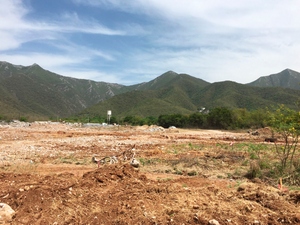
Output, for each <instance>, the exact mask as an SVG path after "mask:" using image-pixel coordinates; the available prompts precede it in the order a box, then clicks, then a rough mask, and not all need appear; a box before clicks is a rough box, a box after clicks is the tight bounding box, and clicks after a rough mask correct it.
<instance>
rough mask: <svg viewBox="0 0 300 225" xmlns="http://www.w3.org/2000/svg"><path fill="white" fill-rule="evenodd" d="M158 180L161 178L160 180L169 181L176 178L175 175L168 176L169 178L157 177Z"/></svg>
mask: <svg viewBox="0 0 300 225" xmlns="http://www.w3.org/2000/svg"><path fill="white" fill-rule="evenodd" d="M157 180H160V181H169V180H174V178H173V177H167V178H163V179H162V178H157Z"/></svg>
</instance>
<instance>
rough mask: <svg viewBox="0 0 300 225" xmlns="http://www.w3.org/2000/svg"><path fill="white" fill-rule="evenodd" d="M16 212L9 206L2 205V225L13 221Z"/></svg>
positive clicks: (0, 220)
mask: <svg viewBox="0 0 300 225" xmlns="http://www.w3.org/2000/svg"><path fill="white" fill-rule="evenodd" d="M15 213H16V212H15V211H14V210H13V209H12V208H11V207H10V206H9V205H7V204H5V203H0V223H7V222H9V221H11V220H12V217H13V216H14V215H15Z"/></svg>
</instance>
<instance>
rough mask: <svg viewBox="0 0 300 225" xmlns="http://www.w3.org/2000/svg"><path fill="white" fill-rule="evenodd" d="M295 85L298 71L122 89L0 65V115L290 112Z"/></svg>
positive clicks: (172, 76) (171, 79)
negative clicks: (245, 80) (276, 108)
mask: <svg viewBox="0 0 300 225" xmlns="http://www.w3.org/2000/svg"><path fill="white" fill-rule="evenodd" d="M299 80H300V74H299V73H298V72H295V71H292V70H284V71H282V72H281V73H278V74H274V75H270V76H267V77H263V78H260V79H258V80H257V81H254V82H252V83H250V84H248V85H243V84H238V83H235V82H231V81H226V82H217V83H213V84H210V83H208V82H206V81H204V80H201V79H198V78H195V77H192V76H190V75H187V74H177V73H175V72H173V71H168V72H166V73H164V74H162V75H161V76H159V77H157V78H155V79H153V80H151V81H149V82H144V83H141V84H136V85H131V86H124V85H119V84H111V83H105V82H95V81H91V80H84V79H75V78H71V77H64V76H61V75H58V74H55V73H52V72H50V71H47V70H44V69H43V68H41V67H40V66H39V65H37V64H33V65H31V66H17V65H12V64H10V63H7V62H0V96H1V98H0V115H3V116H7V117H8V118H18V117H19V116H25V117H27V118H29V119H48V118H49V117H53V118H57V117H68V116H71V115H77V116H88V115H91V116H92V115H106V113H107V110H112V112H113V116H127V115H139V116H142V117H146V116H159V115H162V114H174V113H181V114H190V113H193V112H197V111H198V110H199V109H201V108H202V107H205V108H207V109H211V108H215V107H227V108H229V109H236V108H246V109H248V110H252V109H257V108H265V107H266V106H270V105H277V104H278V103H281V104H285V105H287V106H288V107H290V108H295V102H297V101H298V98H299V96H300V90H299V87H298V83H299ZM257 85H259V86H263V87H256V86H257ZM293 85H294V86H293ZM274 86H280V87H274ZM284 87H288V88H284Z"/></svg>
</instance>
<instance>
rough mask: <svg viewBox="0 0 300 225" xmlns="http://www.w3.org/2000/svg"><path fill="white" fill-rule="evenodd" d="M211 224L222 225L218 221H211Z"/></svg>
mask: <svg viewBox="0 0 300 225" xmlns="http://www.w3.org/2000/svg"><path fill="white" fill-rule="evenodd" d="M209 224H212V225H220V223H219V222H218V221H217V220H210V221H209Z"/></svg>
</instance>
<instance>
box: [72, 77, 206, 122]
mask: <svg viewBox="0 0 300 225" xmlns="http://www.w3.org/2000/svg"><path fill="white" fill-rule="evenodd" d="M207 85H209V83H208V82H206V81H203V80H201V79H198V78H195V77H192V76H189V75H186V74H177V73H174V72H172V71H169V72H167V73H164V74H163V75H161V76H159V77H157V78H156V79H154V80H152V81H149V82H148V83H143V84H140V85H139V86H135V88H139V89H140V90H134V91H130V92H127V93H124V94H120V95H117V96H114V97H112V98H110V99H109V100H106V101H104V102H102V103H99V104H97V105H94V106H92V107H90V108H87V109H85V110H83V111H82V112H80V113H79V114H77V116H86V115H98V114H100V115H106V112H107V110H112V112H113V114H114V115H117V116H129V115H139V116H141V117H146V116H159V115H162V114H173V113H181V114H190V113H193V112H195V111H197V107H196V105H195V104H194V103H193V102H192V99H191V97H192V95H193V94H194V92H195V91H199V90H200V89H202V88H204V87H206V86H207ZM147 89H148V90H147Z"/></svg>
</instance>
